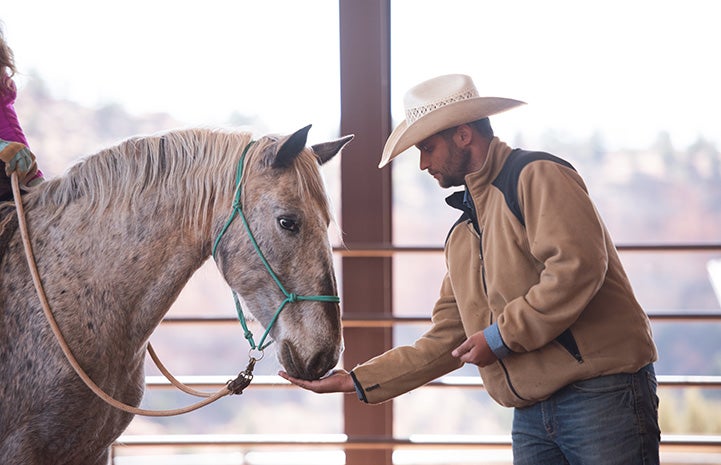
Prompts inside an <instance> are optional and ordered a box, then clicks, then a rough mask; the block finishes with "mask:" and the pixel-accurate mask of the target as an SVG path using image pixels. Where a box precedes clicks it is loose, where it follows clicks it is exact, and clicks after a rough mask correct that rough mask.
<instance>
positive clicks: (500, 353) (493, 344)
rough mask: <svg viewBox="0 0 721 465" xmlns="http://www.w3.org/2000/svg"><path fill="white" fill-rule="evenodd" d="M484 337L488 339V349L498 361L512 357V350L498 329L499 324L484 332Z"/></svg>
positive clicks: (494, 324)
mask: <svg viewBox="0 0 721 465" xmlns="http://www.w3.org/2000/svg"><path fill="white" fill-rule="evenodd" d="M483 335H484V336H485V337H486V342H487V343H488V347H490V348H491V350H492V351H493V353H494V354H495V355H496V357H498V359H499V360H500V359H503V358H504V357H507V356H508V355H510V354H511V353H512V352H511V349H509V348H508V347H507V346H506V344H505V343H504V342H503V338H502V337H501V330H499V329H498V323H493V324H492V325H491V326H489V327H488V328H486V329H484V330H483Z"/></svg>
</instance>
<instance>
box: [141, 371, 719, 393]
mask: <svg viewBox="0 0 721 465" xmlns="http://www.w3.org/2000/svg"><path fill="white" fill-rule="evenodd" d="M176 377H177V378H178V380H179V381H180V382H182V383H183V384H186V385H188V386H190V387H193V388H195V389H201V390H202V389H205V390H209V391H217V390H218V389H220V388H221V387H223V386H224V385H225V384H226V383H227V382H228V381H229V380H231V379H234V378H235V376H231V375H207V376H197V375H193V376H176ZM657 380H658V384H659V386H661V387H679V388H682V387H699V388H704V389H721V376H676V375H658V376H657ZM145 384H146V386H148V387H149V388H151V389H163V388H172V387H173V386H172V384H170V382H169V381H168V380H166V379H165V378H164V377H163V376H146V377H145ZM291 386H292V385H291V384H290V383H289V382H288V381H286V380H284V379H283V378H281V377H280V376H275V375H256V376H254V377H253V382H252V383H251V384H250V386H249V387H251V388H252V387H256V388H260V387H262V388H275V387H291ZM426 386H430V387H472V388H483V382H482V381H481V378H480V377H479V376H444V377H442V378H440V379H437V380H435V381H432V382H430V383H429V384H427V385H426Z"/></svg>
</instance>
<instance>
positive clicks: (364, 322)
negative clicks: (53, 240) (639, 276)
mask: <svg viewBox="0 0 721 465" xmlns="http://www.w3.org/2000/svg"><path fill="white" fill-rule="evenodd" d="M647 313H648V316H649V318H650V319H651V320H653V321H714V320H719V321H721V310H689V311H672V310H651V311H648V312H647ZM430 321H431V318H430V317H429V316H393V317H379V316H378V315H377V314H372V313H369V314H367V315H363V314H358V313H354V314H353V317H352V318H344V319H343V326H345V327H347V328H379V327H384V328H385V327H392V326H394V325H396V324H420V323H423V324H426V323H430ZM162 323H163V324H238V319H237V318H236V317H234V316H168V317H165V318H164V319H163V321H162Z"/></svg>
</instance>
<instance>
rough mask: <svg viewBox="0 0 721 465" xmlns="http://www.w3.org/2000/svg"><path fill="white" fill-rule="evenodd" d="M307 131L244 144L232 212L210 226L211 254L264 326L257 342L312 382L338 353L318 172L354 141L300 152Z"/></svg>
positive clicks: (327, 222)
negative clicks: (269, 342) (270, 346)
mask: <svg viewBox="0 0 721 465" xmlns="http://www.w3.org/2000/svg"><path fill="white" fill-rule="evenodd" d="M309 129H310V126H307V127H305V128H303V129H300V130H299V131H296V132H295V133H293V134H291V135H288V136H274V135H270V136H264V137H262V138H260V139H259V140H257V141H255V142H253V143H251V144H252V145H249V146H248V147H246V149H245V150H246V151H245V153H244V155H243V156H242V157H241V160H240V162H239V168H238V175H237V178H236V192H235V194H236V195H235V202H234V203H233V209H232V213H231V214H230V217H229V218H228V217H227V210H226V214H225V217H223V215H215V217H217V218H218V219H219V220H220V219H222V220H225V222H222V221H215V222H214V231H216V232H217V235H216V241H215V244H214V247H213V256H214V257H215V260H216V263H217V265H218V268H219V269H220V272H221V273H222V275H223V276H224V278H225V280H226V281H227V282H228V284H229V285H230V287H231V288H232V289H233V291H234V292H235V293H236V294H237V296H239V298H238V300H239V301H240V302H242V306H243V308H244V309H245V310H247V311H248V312H249V313H251V314H252V315H253V316H254V317H255V318H256V319H257V320H258V321H259V322H260V323H261V324H262V325H263V326H264V327H265V328H266V333H265V334H264V336H263V339H265V336H266V335H268V336H270V337H272V338H273V339H274V341H275V342H276V347H277V350H276V353H277V355H278V359H279V361H280V363H281V364H282V365H283V367H284V368H285V370H286V371H287V372H288V373H289V374H291V375H292V376H295V377H299V378H304V379H317V378H319V377H321V376H322V375H323V374H325V373H326V372H327V371H329V370H330V369H332V368H333V367H334V366H335V365H336V364H337V363H338V360H339V358H340V354H341V351H342V328H341V316H340V308H339V305H338V298H337V297H336V296H337V286H336V279H335V274H334V268H333V259H332V248H331V245H330V241H329V238H328V227H329V225H330V221H331V214H330V208H329V204H328V199H327V196H326V193H325V188H324V185H323V180H322V177H321V174H320V169H319V167H320V165H322V164H324V163H325V162H327V161H328V160H330V159H331V158H333V157H334V156H335V155H336V154H337V153H338V152H340V150H341V149H342V148H343V147H344V146H345V145H346V144H347V143H348V142H349V141H350V140H351V139H352V138H353V136H352V135H351V136H346V137H343V138H341V139H337V140H334V141H330V142H325V143H322V144H317V145H314V146H312V147H306V140H307V135H308V131H309ZM227 207H229V205H228V206H227ZM249 263H251V264H252V265H250V266H249ZM241 312H242V310H240V311H239V314H240V316H241V318H242V313H241ZM249 340H250V341H251V346H252V345H253V344H254V340H253V339H252V336H251V338H250V339H249ZM259 346H260V347H259V349H260V350H262V349H263V348H264V347H262V346H263V342H262V340H261V343H260V344H259ZM253 348H255V347H253Z"/></svg>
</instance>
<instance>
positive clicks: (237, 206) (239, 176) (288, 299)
mask: <svg viewBox="0 0 721 465" xmlns="http://www.w3.org/2000/svg"><path fill="white" fill-rule="evenodd" d="M254 143H255V141H251V142H250V143H249V144H248V145H246V146H245V149H243V154H242V155H241V156H240V161H239V162H238V168H237V171H236V176H235V198H234V200H233V205H232V210H231V212H230V216H229V217H228V220H227V221H226V222H225V225H224V226H223V228H222V229H221V230H220V233H219V234H218V237H216V238H215V242H214V243H213V252H212V253H213V258H215V252H216V251H217V249H218V244H219V243H220V239H221V238H222V237H223V234H225V231H227V229H228V227H229V226H230V224H231V223H232V222H233V219H235V216H236V215H238V216H239V217H240V219H241V220H242V221H243V226H244V227H245V231H246V232H247V233H248V238H249V239H250V242H251V243H252V244H253V248H255V252H256V253H257V254H258V257H260V260H261V261H262V262H263V265H264V266H265V269H266V270H267V271H268V274H269V275H270V277H271V278H273V281H275V284H277V285H278V288H279V289H280V291H281V292H282V293H283V295H284V296H285V300H283V302H281V304H280V306H279V307H278V310H276V312H275V314H274V315H273V318H272V319H271V320H270V323H269V324H268V327H267V328H266V329H265V332H264V333H263V337H261V338H260V342H259V343H258V344H257V345H256V343H255V341H254V340H253V333H252V332H251V331H250V330H249V329H248V325H247V323H246V321H245V316H244V314H243V309H242V308H241V305H240V300H239V298H238V293H237V292H235V291H233V300H234V301H235V311H236V312H237V314H238V320H240V324H241V326H243V330H244V331H245V338H246V339H247V340H248V342H249V343H250V348H251V350H256V349H257V350H258V351H260V352H261V353H262V352H263V350H264V349H265V348H266V347H268V346H269V345H270V344H272V343H273V341H268V342H265V339H266V338H267V337H268V334H269V333H270V330H271V328H272V327H273V325H274V324H275V322H276V320H278V316H279V315H280V312H281V311H282V310H283V308H284V307H285V304H288V303H292V302H297V301H299V300H314V301H318V302H333V303H339V302H340V298H339V297H338V296H335V295H298V294H294V293H292V292H288V291H287V290H286V289H285V287H283V284H282V283H281V282H280V279H278V276H277V275H276V274H275V272H274V271H273V269H272V268H271V267H270V264H269V263H268V260H266V259H265V256H264V255H263V252H261V250H260V247H259V246H258V242H256V240H255V237H254V236H253V232H252V231H251V230H250V226H249V225H248V220H247V219H246V218H245V215H244V214H243V206H242V205H241V203H240V195H241V190H242V189H241V183H242V180H243V164H244V163H245V156H246V154H247V153H248V150H249V149H250V147H251V146H252V145H253V144H254ZM261 358H262V355H261Z"/></svg>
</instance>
